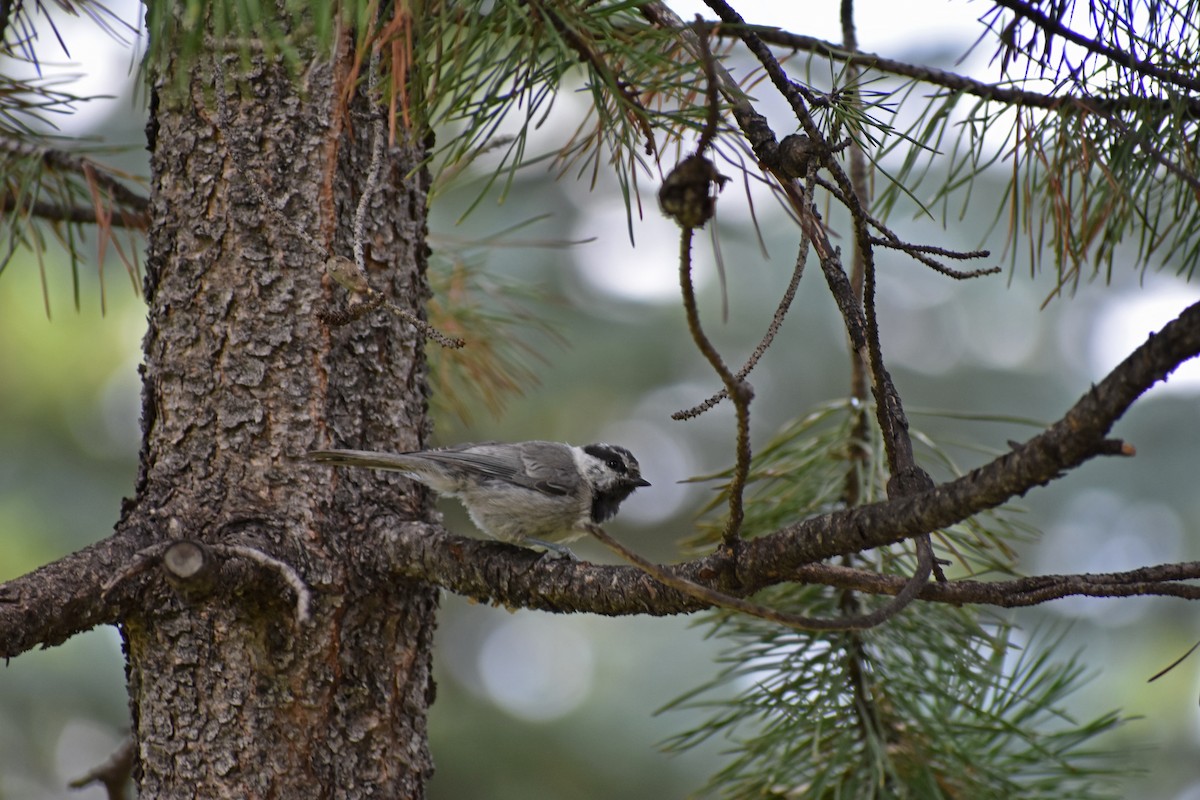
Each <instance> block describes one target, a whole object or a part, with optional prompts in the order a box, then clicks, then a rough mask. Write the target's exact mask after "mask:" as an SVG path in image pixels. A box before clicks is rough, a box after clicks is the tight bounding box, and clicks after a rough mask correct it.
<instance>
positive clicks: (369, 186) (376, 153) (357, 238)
mask: <svg viewBox="0 0 1200 800" xmlns="http://www.w3.org/2000/svg"><path fill="white" fill-rule="evenodd" d="M378 94H379V44H375V45H372V47H371V61H370V63H369V65H368V66H367V104H368V106H369V107H370V109H371V113H372V116H373V118H374V121H373V122H372V123H371V165H370V166H369V167H368V168H367V182H366V185H364V186H363V190H362V194H361V195H359V198H358V207H357V208H356V209H355V212H354V263H355V264H357V265H358V268H359V270H361V271H362V273H363V274H364V275H366V273H367V259H366V253H365V252H364V251H365V250H366V248H365V246H364V242H365V241H366V238H367V235H366V227H367V211H368V209H369V208H370V206H371V200H372V199H373V198H374V196H375V190H376V189H377V188H378V185H379V173H380V170H381V167H382V166H383V154H384V133H385V131H384V125H383V114H382V112H381V111H380V109H379V106H378V102H379V100H380V98H379V97H378Z"/></svg>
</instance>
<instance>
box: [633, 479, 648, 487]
mask: <svg viewBox="0 0 1200 800" xmlns="http://www.w3.org/2000/svg"><path fill="white" fill-rule="evenodd" d="M633 485H634V486H649V485H650V481H648V480H646V479H645V478H638V479H637V482H636V483H634V484H633Z"/></svg>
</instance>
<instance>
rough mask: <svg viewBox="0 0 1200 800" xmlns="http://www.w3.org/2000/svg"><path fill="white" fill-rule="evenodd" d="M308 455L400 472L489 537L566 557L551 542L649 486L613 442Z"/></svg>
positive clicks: (579, 531) (574, 533) (601, 518)
mask: <svg viewBox="0 0 1200 800" xmlns="http://www.w3.org/2000/svg"><path fill="white" fill-rule="evenodd" d="M307 458H308V460H310V461H315V462H317V463H320V464H333V465H336V466H346V467H371V468H374V469H388V470H396V471H398V472H403V473H405V474H406V475H407V476H408V477H410V478H412V479H413V480H417V481H420V482H421V483H423V484H425V485H426V486H428V487H429V488H430V489H433V490H434V491H435V492H437V493H438V494H440V495H445V496H447V497H457V498H458V499H459V501H461V502H462V504H463V506H464V507H466V509H467V513H468V514H470V515H471V521H472V522H474V523H475V525H476V526H477V527H478V528H479V529H480V530H481V531H483V532H484V533H486V534H487V535H488V536H491V537H492V538H494V539H499V540H500V541H502V542H510V543H513V544H520V545H538V546H541V547H544V548H546V549H548V550H553V551H555V552H557V553H560V554H562V555H566V556H568V557H572V558H573V557H574V556H573V555H572V554H571V551H570V550H568V549H567V548H566V547H563V546H562V545H561V544H558V542H567V541H571V540H572V539H575V538H578V537H579V536H582V535H583V534H584V533H585V532H586V526H587V525H588V524H590V523H594V524H600V523H602V522H605V521H607V520H609V519H612V518H613V517H614V516H615V515H616V513H617V509H618V508H619V507H620V505H621V501H623V500H624V499H625V498H626V497H629V495H630V494H631V493H632V492H633V490H634V489H637V488H638V487H640V486H649V485H650V483H649V481H646V480H645V479H643V478H642V474H641V471H640V470H639V468H638V462H637V459H636V458H634V457H633V454H632V453H630V452H629V451H628V450H626V449H625V448H624V447H618V446H617V445H612V444H589V445H586V446H584V447H576V446H575V445H569V444H560V443H558V442H515V443H513V444H504V443H502V442H482V443H480V444H460V445H457V446H455V447H447V448H444V449H440V450H419V451H416V452H412V453H377V452H373V451H370V450H313V451H311V452H309V453H308V455H307Z"/></svg>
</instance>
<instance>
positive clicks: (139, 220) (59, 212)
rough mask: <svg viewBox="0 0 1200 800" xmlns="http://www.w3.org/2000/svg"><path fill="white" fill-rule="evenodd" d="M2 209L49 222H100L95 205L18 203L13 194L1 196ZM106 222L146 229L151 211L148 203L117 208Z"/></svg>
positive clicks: (114, 225)
mask: <svg viewBox="0 0 1200 800" xmlns="http://www.w3.org/2000/svg"><path fill="white" fill-rule="evenodd" d="M0 211H3V212H4V213H5V214H8V213H10V212H13V211H15V212H18V213H28V214H30V215H31V216H34V217H38V218H39V219H44V220H47V221H49V222H71V223H79V224H87V225H95V224H97V223H98V222H99V220H98V218H97V216H96V209H95V207H94V206H69V205H60V204H58V203H47V202H46V201H44V200H36V201H34V202H32V203H30V202H22V203H18V202H17V200H16V198H15V197H13V196H12V194H5V195H4V196H3V197H0ZM105 223H106V224H108V225H111V226H112V227H114V228H132V229H134V230H139V231H144V230H146V229H147V228H148V227H150V213H149V211H148V210H147V207H146V204H145V203H143V204H142V207H141V208H138V209H133V210H132V211H131V210H129V209H124V208H121V209H117V210H116V211H115V212H114V213H113V215H112V216H111V217H109V218H108V219H106V220H105Z"/></svg>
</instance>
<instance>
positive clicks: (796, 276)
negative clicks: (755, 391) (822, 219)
mask: <svg viewBox="0 0 1200 800" xmlns="http://www.w3.org/2000/svg"><path fill="white" fill-rule="evenodd" d="M807 260H808V237H803V236H802V237H801V238H800V253H799V255H797V256H796V266H795V268H794V269H793V270H792V279H791V280H790V281H789V282H788V286H787V289H786V290H785V291H784V293H783V297H782V298H780V300H779V305H778V306H776V308H775V314H774V315H773V316H772V317H771V324H770V325H768V326H767V332H766V333H765V334H763V337H762V339H760V340H759V342H758V346H757V347H755V348H754V352H752V353H751V354H750V357H749V358H748V359H746V363H745V364H743V365H742V368H741V369H740V370H738V372H737V375H735V376H734V378H735V379H736V380H737V382H739V383H740V382H741V381H743V380H745V379H746V376H747V375H749V374H750V371H751V370H753V369H754V367H755V366H757V365H758V362H759V359H761V358H762V357H763V356H764V355H765V354H766V352H767V349H768V348H769V347H770V346H771V342H773V341H774V340H775V336H776V334H778V333H779V329H780V328H781V327H782V326H783V318H784V317H785V316H787V313H788V310H789V309H790V308H791V306H792V301H793V300H794V299H795V297H796V290H797V288H798V287H799V286H800V277H801V276H802V275H803V274H804V262H805V261H807ZM726 397H729V390H728V389H722V390H721V391H719V392H717V393H716V394H714V395H713V396H712V397H710V398H708V399H707V400H705V401H704V402H702V403H699V404H697V405H695V406H692V407H691V408H686V409H683V410H682V411H676V412H675V413H674V414H672V415H671V419H674V420H684V419H692V418H694V417H698V416H700V415H701V414H703V413H704V412H705V411H708V410H709V409H710V408H712V407H713V406H715V405H716V404H717V403H719V402H721V401H722V400H724V399H725V398H726Z"/></svg>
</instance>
